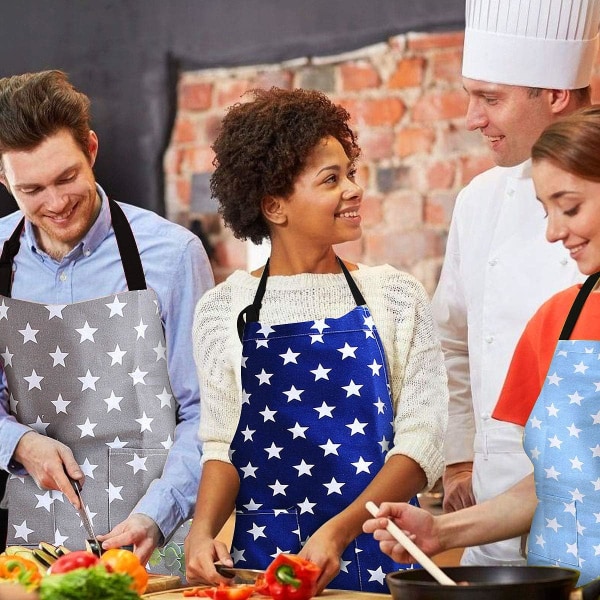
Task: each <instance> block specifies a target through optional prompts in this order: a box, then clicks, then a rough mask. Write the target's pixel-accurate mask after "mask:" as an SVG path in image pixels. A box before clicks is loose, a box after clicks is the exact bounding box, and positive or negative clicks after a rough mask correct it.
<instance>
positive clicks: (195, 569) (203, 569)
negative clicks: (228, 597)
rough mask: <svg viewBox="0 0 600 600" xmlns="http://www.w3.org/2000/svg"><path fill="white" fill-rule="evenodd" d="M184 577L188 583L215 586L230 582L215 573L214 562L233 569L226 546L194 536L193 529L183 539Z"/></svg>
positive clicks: (206, 537)
mask: <svg viewBox="0 0 600 600" xmlns="http://www.w3.org/2000/svg"><path fill="white" fill-rule="evenodd" d="M184 552H185V576H186V579H187V581H188V583H191V584H199V583H208V584H212V585H217V584H219V583H227V582H230V581H231V580H230V579H227V577H223V576H222V575H219V573H217V570H216V569H215V564H214V563H215V562H220V563H222V564H223V565H225V566H227V567H233V560H231V556H230V554H229V551H228V550H227V546H225V544H224V543H223V542H220V541H219V540H216V539H213V538H211V537H208V536H201V535H194V527H193V525H192V529H191V530H190V533H189V534H188V536H187V537H186V538H185V542H184Z"/></svg>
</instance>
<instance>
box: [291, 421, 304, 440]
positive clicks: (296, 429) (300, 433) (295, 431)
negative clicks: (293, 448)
mask: <svg viewBox="0 0 600 600" xmlns="http://www.w3.org/2000/svg"><path fill="white" fill-rule="evenodd" d="M307 429H308V427H302V426H301V425H300V423H298V421H296V424H295V425H294V426H293V427H292V428H289V429H288V431H289V432H290V433H291V434H292V435H293V436H294V437H293V439H296V438H297V437H301V438H306V436H305V435H304V432H305V431H306V430H307Z"/></svg>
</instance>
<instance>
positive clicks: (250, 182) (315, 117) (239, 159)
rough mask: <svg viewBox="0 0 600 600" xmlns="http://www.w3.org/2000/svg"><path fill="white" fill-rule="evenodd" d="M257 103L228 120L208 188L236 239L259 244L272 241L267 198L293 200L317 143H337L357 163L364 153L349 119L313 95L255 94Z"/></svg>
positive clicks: (239, 107) (232, 111)
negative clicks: (330, 140) (263, 208)
mask: <svg viewBox="0 0 600 600" xmlns="http://www.w3.org/2000/svg"><path fill="white" fill-rule="evenodd" d="M249 93H250V94H252V95H253V97H254V99H253V100H251V101H250V102H246V103H237V104H234V105H233V106H231V107H230V108H229V110H228V111H227V114H226V115H225V117H224V119H223V121H222V124H221V130H220V133H219V135H218V137H217V139H216V140H215V143H214V144H213V146H212V148H213V150H214V152H215V159H214V161H213V164H214V166H215V171H214V173H213V175H212V177H211V182H210V189H211V193H212V195H213V196H214V197H215V198H216V199H217V200H218V202H219V205H220V206H219V212H220V213H221V215H222V216H223V219H224V220H225V223H226V224H227V225H228V226H229V227H230V228H231V230H232V231H233V233H234V235H235V237H237V238H239V239H241V240H246V239H250V240H252V241H253V242H254V243H256V244H258V243H260V242H261V241H262V240H263V239H265V238H268V237H269V228H268V226H267V223H266V221H265V219H264V218H263V215H262V211H261V202H262V200H263V199H264V198H266V197H267V196H282V197H286V196H289V195H290V194H291V193H292V191H293V189H294V184H295V181H296V178H297V177H298V175H299V174H300V173H301V172H302V170H303V169H304V166H305V164H306V160H307V158H308V156H309V154H310V153H311V151H312V150H313V149H314V148H315V147H316V146H317V144H318V143H319V142H320V141H321V140H322V139H323V138H324V137H327V136H332V137H334V138H335V139H337V140H338V141H339V142H340V144H341V145H342V147H343V148H344V151H345V152H346V155H347V156H348V158H349V160H351V161H352V162H354V161H355V160H356V159H357V158H358V156H359V154H360V148H359V146H358V144H357V143H356V134H355V133H354V132H353V131H352V130H351V129H350V127H349V126H348V121H349V120H350V115H349V114H348V112H347V111H346V110H345V109H344V108H343V107H341V106H338V105H335V104H333V102H331V100H329V98H327V96H325V95H324V94H322V93H321V92H318V91H315V90H304V89H295V90H283V89H280V88H271V89H270V90H264V89H257V90H251V91H250V92H249Z"/></svg>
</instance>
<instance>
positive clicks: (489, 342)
mask: <svg viewBox="0 0 600 600" xmlns="http://www.w3.org/2000/svg"><path fill="white" fill-rule="evenodd" d="M485 341H486V343H488V344H491V343H492V342H493V341H494V336H493V335H488V336H487V337H486V338H485Z"/></svg>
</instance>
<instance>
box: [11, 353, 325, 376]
mask: <svg viewBox="0 0 600 600" xmlns="http://www.w3.org/2000/svg"><path fill="white" fill-rule="evenodd" d="M7 350H8V348H7ZM329 371H331V369H324V368H323V365H322V364H321V363H319V366H318V367H317V368H316V369H314V370H313V371H311V373H312V374H313V375H314V376H315V381H319V379H327V380H329V377H328V375H327V374H328V373H329Z"/></svg>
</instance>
